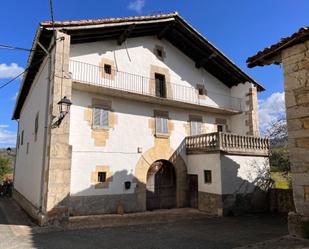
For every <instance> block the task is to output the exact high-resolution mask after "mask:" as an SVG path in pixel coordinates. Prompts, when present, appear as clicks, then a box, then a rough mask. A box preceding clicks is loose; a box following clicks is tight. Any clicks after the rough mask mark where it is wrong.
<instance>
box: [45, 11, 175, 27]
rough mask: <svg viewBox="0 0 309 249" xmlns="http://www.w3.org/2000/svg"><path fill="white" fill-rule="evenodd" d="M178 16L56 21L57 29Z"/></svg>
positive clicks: (48, 23)
mask: <svg viewBox="0 0 309 249" xmlns="http://www.w3.org/2000/svg"><path fill="white" fill-rule="evenodd" d="M175 16H178V13H177V12H173V13H168V14H159V15H149V16H130V17H119V18H100V19H88V20H76V21H72V20H70V21H55V22H54V26H55V27H62V26H66V27H67V26H83V25H95V24H106V23H120V22H130V21H149V20H159V19H165V18H169V17H175ZM40 25H41V26H42V27H52V26H53V25H52V22H51V21H45V22H41V23H40Z"/></svg>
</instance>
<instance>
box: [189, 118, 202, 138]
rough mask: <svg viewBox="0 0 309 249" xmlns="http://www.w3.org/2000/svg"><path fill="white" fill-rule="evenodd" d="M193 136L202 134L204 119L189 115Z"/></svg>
mask: <svg viewBox="0 0 309 249" xmlns="http://www.w3.org/2000/svg"><path fill="white" fill-rule="evenodd" d="M189 121H190V133H191V136H195V135H200V134H202V124H203V117H202V116H198V115H189Z"/></svg>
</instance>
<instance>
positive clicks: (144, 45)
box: [70, 36, 238, 107]
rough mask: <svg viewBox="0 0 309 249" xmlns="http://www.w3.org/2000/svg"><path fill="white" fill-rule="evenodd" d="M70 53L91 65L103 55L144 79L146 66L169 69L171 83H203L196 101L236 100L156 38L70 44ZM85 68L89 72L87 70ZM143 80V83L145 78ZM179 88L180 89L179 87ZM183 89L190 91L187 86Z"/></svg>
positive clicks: (222, 103)
mask: <svg viewBox="0 0 309 249" xmlns="http://www.w3.org/2000/svg"><path fill="white" fill-rule="evenodd" d="M156 45H159V46H163V47H164V50H165V53H166V58H165V59H164V61H161V60H159V59H158V58H157V57H156V56H155V54H154V53H153V50H154V48H155V46H156ZM126 47H127V49H126ZM70 56H71V59H72V60H74V61H79V62H86V63H89V64H92V65H100V62H101V59H102V58H107V59H110V60H113V61H114V62H115V63H116V68H117V70H119V71H121V72H129V73H131V74H136V75H141V76H145V77H147V78H148V77H149V76H150V65H156V66H160V67H163V68H166V69H168V70H169V71H170V74H171V77H170V81H171V82H172V83H175V84H177V85H180V86H186V87H193V88H196V85H197V84H204V85H205V87H206V89H207V92H208V98H207V99H205V100H199V101H200V102H202V103H203V104H207V105H210V106H215V107H218V106H224V107H226V106H230V107H232V106H234V105H235V104H236V103H235V102H237V101H238V100H235V99H231V92H230V88H228V87H227V86H226V85H224V84H223V83H222V82H221V81H219V80H218V79H217V78H215V77H214V76H212V75H211V74H209V73H208V72H207V71H205V70H204V69H202V68H200V69H197V68H196V67H195V62H194V61H192V60H191V59H190V58H189V57H187V56H186V55H184V54H183V53H182V52H181V51H180V50H178V49H177V48H175V47H174V46H173V45H172V44H170V43H169V42H167V41H166V40H164V39H163V40H158V39H157V38H156V37H152V36H147V37H139V38H131V39H127V41H126V43H124V44H123V45H122V46H118V45H117V43H116V41H115V40H111V41H102V42H93V43H87V44H73V45H72V46H71V55H70ZM87 71H88V73H89V71H90V70H87ZM73 74H74V72H73ZM77 74H78V73H76V74H75V76H76V75H77ZM76 77H78V76H76ZM90 78H91V77H90ZM144 83H145V84H147V82H146V81H145V82H144ZM146 88H147V87H146ZM178 89H179V88H178ZM180 91H181V92H182V89H181V90H180ZM186 92H187V93H188V92H190V90H189V89H187V90H186ZM174 95H177V94H176V93H174ZM180 95H182V94H180ZM236 105H237V104H236Z"/></svg>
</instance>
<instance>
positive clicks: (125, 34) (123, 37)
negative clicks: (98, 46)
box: [117, 24, 135, 46]
mask: <svg viewBox="0 0 309 249" xmlns="http://www.w3.org/2000/svg"><path fill="white" fill-rule="evenodd" d="M134 28H135V24H131V25H130V26H129V27H128V28H127V29H126V30H125V31H123V33H122V34H121V35H120V36H119V38H118V40H117V44H118V45H119V46H120V45H121V44H122V43H123V42H124V41H125V40H126V39H127V38H128V37H129V36H130V34H131V33H132V31H133V29H134Z"/></svg>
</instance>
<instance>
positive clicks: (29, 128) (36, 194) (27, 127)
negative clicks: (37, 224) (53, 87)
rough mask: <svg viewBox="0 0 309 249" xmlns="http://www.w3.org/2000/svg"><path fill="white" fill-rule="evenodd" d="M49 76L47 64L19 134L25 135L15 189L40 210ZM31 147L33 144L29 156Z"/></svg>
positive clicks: (22, 116)
mask: <svg viewBox="0 0 309 249" xmlns="http://www.w3.org/2000/svg"><path fill="white" fill-rule="evenodd" d="M47 72H48V63H47V60H44V61H43V63H42V66H41V68H40V70H39V72H38V73H37V75H36V77H35V80H34V82H33V85H32V87H31V89H30V91H29V94H28V97H27V99H26V101H25V103H24V106H23V108H22V110H21V114H20V120H19V134H20V136H21V132H22V131H24V143H23V145H20V146H19V149H18V151H17V156H16V164H15V179H14V188H15V189H16V190H17V191H18V192H20V193H21V194H22V195H24V196H25V197H26V198H27V199H28V200H29V201H30V202H31V203H32V204H33V205H34V206H36V207H39V205H40V188H41V174H42V156H43V138H44V135H43V134H44V126H45V125H44V121H45V110H46V97H47V96H46V88H47V84H48V73H47ZM38 112H39V129H38V135H37V141H35V139H34V124H35V117H36V115H37V113H38ZM27 143H29V151H28V154H27V153H26V152H27Z"/></svg>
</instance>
